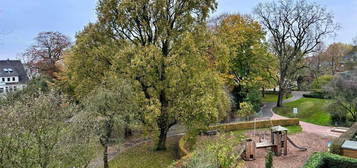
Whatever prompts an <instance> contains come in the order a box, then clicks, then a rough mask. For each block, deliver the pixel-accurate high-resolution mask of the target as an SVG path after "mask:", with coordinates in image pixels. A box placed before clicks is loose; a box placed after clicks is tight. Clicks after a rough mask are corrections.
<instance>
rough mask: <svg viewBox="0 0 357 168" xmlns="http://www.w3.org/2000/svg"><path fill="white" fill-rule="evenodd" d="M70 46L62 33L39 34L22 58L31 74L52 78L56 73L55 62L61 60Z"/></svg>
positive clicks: (68, 40)
mask: <svg viewBox="0 0 357 168" xmlns="http://www.w3.org/2000/svg"><path fill="white" fill-rule="evenodd" d="M70 46H71V42H70V39H69V38H68V37H67V36H65V35H64V34H62V33H59V32H41V33H39V34H38V35H37V37H36V38H35V44H33V45H32V46H31V47H29V48H28V49H26V51H25V53H24V54H23V57H24V59H25V61H26V62H27V66H29V68H30V70H31V74H34V73H40V74H45V75H48V76H50V77H53V78H54V77H55V74H54V73H56V72H58V69H57V67H56V62H57V61H59V60H61V59H62V56H63V52H64V51H65V50H66V49H68V48H69V47H70Z"/></svg>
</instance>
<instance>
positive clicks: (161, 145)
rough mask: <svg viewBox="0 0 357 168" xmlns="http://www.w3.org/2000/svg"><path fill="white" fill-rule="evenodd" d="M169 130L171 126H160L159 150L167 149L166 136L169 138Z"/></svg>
mask: <svg viewBox="0 0 357 168" xmlns="http://www.w3.org/2000/svg"><path fill="white" fill-rule="evenodd" d="M168 131H169V128H166V127H165V126H163V127H162V128H161V127H160V136H159V141H158V143H157V147H156V150H157V151H162V150H166V138H167V132H168Z"/></svg>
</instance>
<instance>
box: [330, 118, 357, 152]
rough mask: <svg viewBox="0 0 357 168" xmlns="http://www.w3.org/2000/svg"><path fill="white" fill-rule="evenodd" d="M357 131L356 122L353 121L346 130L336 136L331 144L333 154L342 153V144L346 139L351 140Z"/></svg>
mask: <svg viewBox="0 0 357 168" xmlns="http://www.w3.org/2000/svg"><path fill="white" fill-rule="evenodd" d="M356 133H357V122H356V123H354V124H353V125H352V126H351V128H350V129H348V130H347V132H345V133H343V134H342V135H341V136H340V137H338V138H336V139H335V140H334V141H333V142H332V145H331V152H332V153H334V154H338V155H342V149H341V147H342V145H343V143H344V142H345V141H346V140H351V139H352V137H353V136H354V135H355V134H356Z"/></svg>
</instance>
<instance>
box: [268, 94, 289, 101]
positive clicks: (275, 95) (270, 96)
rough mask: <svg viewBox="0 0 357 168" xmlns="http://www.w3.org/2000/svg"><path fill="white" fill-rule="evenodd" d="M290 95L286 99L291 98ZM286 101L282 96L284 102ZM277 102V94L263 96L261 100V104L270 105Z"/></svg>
mask: <svg viewBox="0 0 357 168" xmlns="http://www.w3.org/2000/svg"><path fill="white" fill-rule="evenodd" d="M291 97H292V95H291V94H289V96H288V98H291ZM285 99H287V98H286V97H285V96H284V100H285ZM277 101H278V95H277V94H265V96H264V97H263V99H262V102H268V103H272V102H277Z"/></svg>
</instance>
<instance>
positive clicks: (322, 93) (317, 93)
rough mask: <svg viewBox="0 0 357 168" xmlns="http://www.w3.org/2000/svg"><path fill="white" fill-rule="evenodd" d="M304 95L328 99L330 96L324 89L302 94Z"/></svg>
mask: <svg viewBox="0 0 357 168" xmlns="http://www.w3.org/2000/svg"><path fill="white" fill-rule="evenodd" d="M303 96H304V97H307V98H318V99H330V98H331V96H329V95H328V93H327V92H325V91H314V92H312V93H309V94H303Z"/></svg>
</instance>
